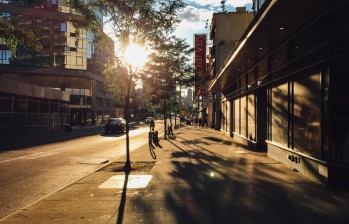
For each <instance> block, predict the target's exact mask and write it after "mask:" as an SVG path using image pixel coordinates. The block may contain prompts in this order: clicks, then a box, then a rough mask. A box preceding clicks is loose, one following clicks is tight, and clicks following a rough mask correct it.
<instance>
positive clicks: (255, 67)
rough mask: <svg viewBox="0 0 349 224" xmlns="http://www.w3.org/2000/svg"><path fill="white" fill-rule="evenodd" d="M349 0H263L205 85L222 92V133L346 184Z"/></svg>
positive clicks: (327, 180) (315, 174) (320, 176)
mask: <svg viewBox="0 0 349 224" xmlns="http://www.w3.org/2000/svg"><path fill="white" fill-rule="evenodd" d="M348 6H349V1H343V0H324V1H315V0H309V1H300V0H294V1H277V0H266V1H264V3H263V4H262V5H261V6H260V8H259V11H258V12H256V15H255V17H254V19H253V21H252V22H251V24H250V25H249V26H248V28H247V30H246V31H245V32H244V34H243V36H242V38H241V39H240V40H239V42H238V44H237V45H236V46H235V47H234V49H233V50H232V52H231V53H230V55H229V56H228V59H227V60H226V61H225V62H224V64H223V65H222V66H221V67H220V69H219V71H218V73H217V75H216V77H215V79H214V80H213V82H212V83H211V84H210V86H209V91H211V92H219V93H220V94H221V97H220V98H219V99H218V100H219V103H220V113H221V114H222V117H221V118H220V122H221V124H222V125H221V130H222V132H224V133H226V134H227V135H230V136H232V137H233V138H234V140H236V141H239V142H241V143H242V144H245V145H248V146H249V147H251V148H255V149H265V150H267V152H268V156H270V157H271V158H273V159H275V160H277V161H280V162H281V163H283V164H285V165H286V166H288V167H290V168H291V169H293V170H297V171H298V172H300V173H302V174H303V175H305V176H307V177H309V178H311V179H314V180H317V181H321V182H324V183H328V184H330V185H337V186H340V187H346V188H348V187H349V179H348V173H349V130H348V129H349V128H348V127H349V111H348V110H349V91H347V89H346V88H347V87H346V84H345V83H346V78H345V77H346V74H347V73H348V72H349V63H348V62H349V43H348V41H347V37H348V35H349V26H348V22H347V21H348V20H347V19H346V17H347V15H346V14H347V13H346V11H347V10H346V9H347V8H348ZM225 118H228V120H225Z"/></svg>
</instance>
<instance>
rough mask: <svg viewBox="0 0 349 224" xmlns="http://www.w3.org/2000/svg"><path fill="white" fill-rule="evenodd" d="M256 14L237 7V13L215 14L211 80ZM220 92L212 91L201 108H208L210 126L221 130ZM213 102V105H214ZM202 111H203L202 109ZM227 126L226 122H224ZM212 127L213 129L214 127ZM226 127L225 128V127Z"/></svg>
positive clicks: (209, 66)
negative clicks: (218, 100) (217, 101)
mask: <svg viewBox="0 0 349 224" xmlns="http://www.w3.org/2000/svg"><path fill="white" fill-rule="evenodd" d="M253 16H254V13H253V12H247V11H246V7H237V8H236V12H220V13H214V14H213V16H212V22H211V26H210V40H211V41H212V47H210V48H209V57H208V59H209V60H208V75H209V77H210V79H214V78H215V77H216V75H217V72H218V71H219V69H220V68H221V67H222V65H223V63H224V61H225V60H226V59H227V57H228V56H229V54H230V52H231V51H232V50H233V48H234V47H235V46H236V44H237V43H238V42H239V40H240V38H241V36H242V34H243V33H244V32H245V30H246V28H247V27H248V25H249V24H250V23H251V21H252V19H253ZM219 94H220V92H219V91H218V92H215V91H211V92H209V95H208V97H207V98H206V99H204V100H202V102H201V105H202V106H201V108H207V109H208V110H207V113H208V122H209V124H210V123H212V124H215V125H214V126H215V127H216V128H217V129H219V128H220V126H221V124H220V122H216V121H219V120H220V116H221V114H220V113H217V111H219V110H220V104H218V103H216V99H219V98H220V95H219ZM212 100H213V103H212ZM201 110H202V109H201ZM223 123H224V124H225V123H226V121H223ZM214 126H212V127H214ZM224 127H225V126H224Z"/></svg>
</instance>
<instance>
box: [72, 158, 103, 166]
mask: <svg viewBox="0 0 349 224" xmlns="http://www.w3.org/2000/svg"><path fill="white" fill-rule="evenodd" d="M107 162H109V160H107V159H105V158H92V159H87V160H84V161H78V162H77V163H78V164H91V165H99V164H104V163H107Z"/></svg>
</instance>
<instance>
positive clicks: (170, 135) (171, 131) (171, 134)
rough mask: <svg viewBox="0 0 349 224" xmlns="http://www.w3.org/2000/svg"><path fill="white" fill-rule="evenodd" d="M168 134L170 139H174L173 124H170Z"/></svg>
mask: <svg viewBox="0 0 349 224" xmlns="http://www.w3.org/2000/svg"><path fill="white" fill-rule="evenodd" d="M166 134H167V136H168V137H171V138H174V134H173V129H172V124H168V126H167V130H166Z"/></svg>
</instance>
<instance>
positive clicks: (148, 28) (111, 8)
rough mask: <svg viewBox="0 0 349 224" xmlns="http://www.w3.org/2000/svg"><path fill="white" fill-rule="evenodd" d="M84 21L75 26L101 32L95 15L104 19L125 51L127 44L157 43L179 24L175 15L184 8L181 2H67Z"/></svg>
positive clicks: (137, 0) (95, 0) (75, 0)
mask: <svg viewBox="0 0 349 224" xmlns="http://www.w3.org/2000/svg"><path fill="white" fill-rule="evenodd" d="M69 4H70V5H71V6H72V7H74V8H75V9H76V10H77V11H78V12H79V13H80V14H82V15H84V17H83V18H75V19H74V22H75V23H76V24H77V25H80V26H83V27H89V28H91V29H101V26H100V24H99V23H98V22H97V21H98V17H96V15H95V13H94V12H95V11H99V12H102V14H103V15H104V16H105V21H104V23H106V24H109V25H110V26H111V27H112V28H113V34H114V36H115V39H116V40H117V41H119V42H120V44H121V45H122V46H123V47H125V46H127V45H128V44H129V42H130V41H133V42H136V43H140V44H145V43H146V42H159V41H161V40H162V39H163V38H165V36H166V35H167V34H168V33H170V32H172V31H173V30H174V25H175V24H176V23H178V22H179V20H178V19H177V11H178V10H179V9H180V8H182V7H184V6H185V3H183V2H182V0H118V1H115V0H90V1H88V2H87V3H84V2H83V1H81V0H70V3H69Z"/></svg>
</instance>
